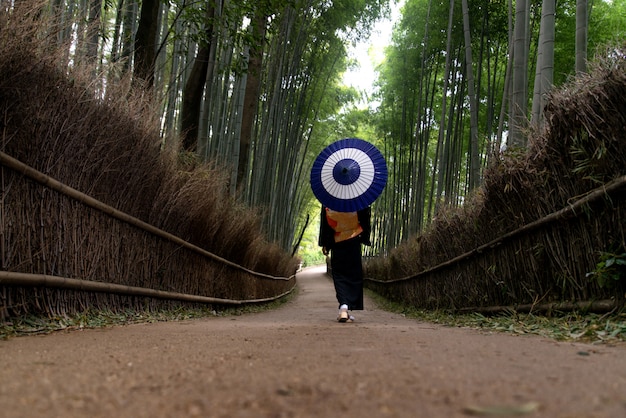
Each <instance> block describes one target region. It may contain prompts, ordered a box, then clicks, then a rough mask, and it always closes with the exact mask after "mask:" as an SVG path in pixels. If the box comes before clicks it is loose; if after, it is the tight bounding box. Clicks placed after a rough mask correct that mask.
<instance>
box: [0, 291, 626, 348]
mask: <svg viewBox="0 0 626 418" xmlns="http://www.w3.org/2000/svg"><path fill="white" fill-rule="evenodd" d="M366 292H367V293H368V296H369V297H370V298H372V299H373V300H374V301H375V303H376V305H378V306H379V307H380V308H381V309H384V310H386V311H389V312H394V313H397V314H401V315H404V316H405V317H407V318H413V319H417V320H420V321H426V322H431V323H435V324H441V325H445V326H450V327H466V328H474V329H481V330H483V331H492V332H503V333H509V334H517V335H523V334H532V335H539V336H542V337H546V338H550V339H554V340H557V341H575V342H583V343H593V344H616V343H623V342H626V313H612V314H605V315H598V314H590V313H580V312H574V313H567V314H565V313H564V314H561V315H553V316H549V317H548V316H540V315H532V314H518V313H510V314H507V315H493V316H485V315H481V314H476V313H474V314H464V315H459V314H454V313H451V312H446V311H424V310H420V309H415V308H413V307H408V306H403V305H401V304H398V303H395V302H392V301H389V300H387V299H384V298H382V297H381V296H380V295H377V294H375V293H373V292H371V291H366ZM296 293H297V292H291V293H290V294H289V295H287V296H285V297H283V298H281V299H279V300H276V301H273V302H269V303H264V304H254V305H243V306H225V307H220V308H219V310H217V309H214V308H177V309H171V310H165V311H154V312H153V311H135V310H126V311H122V312H112V311H87V312H84V313H81V314H79V315H74V316H71V317H50V318H45V317H36V316H32V315H31V316H25V317H20V318H13V319H11V321H9V322H3V323H0V339H8V338H11V337H17V336H25V335H34V334H49V333H52V332H56V331H71V330H81V329H90V328H103V327H111V326H121V325H129V324H140V323H154V322H165V321H184V320H188V319H197V318H210V317H224V316H239V315H245V314H249V313H256V312H263V311H267V310H271V309H276V308H278V307H280V306H282V305H284V304H285V303H288V302H289V301H290V300H292V298H293V297H294V295H295V294H296Z"/></svg>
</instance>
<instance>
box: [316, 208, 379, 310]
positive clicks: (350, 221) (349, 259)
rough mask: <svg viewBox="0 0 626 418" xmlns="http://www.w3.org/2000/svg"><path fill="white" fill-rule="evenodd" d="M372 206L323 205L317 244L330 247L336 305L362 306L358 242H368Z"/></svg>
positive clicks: (361, 267)
mask: <svg viewBox="0 0 626 418" xmlns="http://www.w3.org/2000/svg"><path fill="white" fill-rule="evenodd" d="M370 218H371V209H370V208H369V207H367V208H365V209H362V210H360V211H358V212H337V211H333V210H331V209H329V208H327V207H322V213H321V219H320V235H319V245H320V246H321V247H325V248H326V249H328V250H329V251H330V265H331V269H332V276H333V283H334V285H335V293H336V296H337V302H339V306H341V305H342V304H346V305H348V309H349V310H363V265H362V263H361V245H362V244H363V245H371V242H370V232H371V224H370Z"/></svg>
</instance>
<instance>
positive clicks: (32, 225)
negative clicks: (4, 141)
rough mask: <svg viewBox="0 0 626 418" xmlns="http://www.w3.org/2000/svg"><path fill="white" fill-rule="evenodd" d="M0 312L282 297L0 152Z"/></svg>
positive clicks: (246, 272) (282, 286) (277, 289)
mask: <svg viewBox="0 0 626 418" xmlns="http://www.w3.org/2000/svg"><path fill="white" fill-rule="evenodd" d="M0 164H1V167H2V170H1V178H0V182H1V191H2V200H1V201H0V228H1V230H0V253H1V256H2V269H1V270H2V271H0V319H5V318H9V317H12V316H19V315H24V314H39V315H41V314H45V315H50V316H63V315H67V314H70V313H75V312H80V311H84V310H86V309H90V308H94V309H112V310H116V309H125V308H148V309H150V308H165V307H170V306H177V305H179V304H180V303H192V304H209V305H213V306H218V305H239V304H247V303H257V302H267V301H270V300H275V299H278V298H281V297H283V296H285V295H286V294H288V293H289V292H291V291H292V290H293V289H294V288H295V285H296V281H295V275H292V276H290V277H275V276H271V275H268V274H262V273H258V272H255V271H252V270H250V269H247V268H245V267H242V266H241V265H238V264H236V263H233V262H230V261H228V260H226V259H224V258H221V257H219V256H217V255H215V254H213V253H210V252H208V251H205V250H203V249H202V248H199V247H197V246H195V245H193V244H191V243H189V242H187V241H185V240H184V239H182V238H179V237H177V236H175V235H173V234H170V233H168V232H165V231H163V230H160V229H158V228H156V227H154V226H151V225H149V224H147V223H145V222H143V221H141V220H139V219H137V218H135V217H132V216H130V215H128V214H126V213H123V212H121V211H118V210H116V209H114V208H112V207H110V206H108V205H106V204H104V203H102V202H100V201H99V200H97V199H94V198H92V197H90V196H87V195H85V194H83V193H81V192H79V191H77V190H75V189H73V188H71V187H69V186H67V185H65V184H62V183H60V182H58V181H56V180H54V179H53V178H51V177H49V176H47V175H45V174H43V173H41V172H39V171H37V170H35V169H33V168H31V167H29V166H27V165H25V164H23V163H21V162H20V161H18V160H16V159H14V158H12V157H11V156H9V155H7V154H5V153H3V152H0Z"/></svg>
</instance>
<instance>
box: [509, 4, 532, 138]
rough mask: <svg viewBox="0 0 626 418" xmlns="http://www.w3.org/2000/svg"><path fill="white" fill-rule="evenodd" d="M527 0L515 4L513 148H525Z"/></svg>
mask: <svg viewBox="0 0 626 418" xmlns="http://www.w3.org/2000/svg"><path fill="white" fill-rule="evenodd" d="M526 22H527V16H526V0H517V1H516V2H515V30H514V39H513V97H512V103H511V117H510V121H511V126H510V127H509V141H508V145H509V146H510V147H513V148H519V147H525V146H526V142H527V141H526V137H525V135H524V128H525V127H526V124H527V116H526V114H527V109H526V106H527V100H528V85H527V83H526V79H527V72H528V58H527V57H528V33H527V31H526V25H527V23H526Z"/></svg>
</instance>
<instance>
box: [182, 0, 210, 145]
mask: <svg viewBox="0 0 626 418" xmlns="http://www.w3.org/2000/svg"><path fill="white" fill-rule="evenodd" d="M208 4H209V6H208V9H207V12H206V17H207V25H206V29H205V36H206V38H205V41H204V42H201V43H200V44H199V46H198V53H197V55H196V58H195V60H194V63H193V68H192V69H191V73H190V74H189V78H188V79H187V82H186V83H185V88H184V90H183V103H182V109H181V115H180V119H181V126H180V134H181V137H182V147H183V149H185V150H187V151H190V152H196V150H197V145H198V126H199V124H200V113H201V109H202V94H203V92H204V84H205V81H206V78H207V77H206V76H207V71H208V68H209V56H210V54H211V48H212V47H214V45H213V43H214V42H213V19H214V17H215V6H214V4H215V3H214V2H209V3H208Z"/></svg>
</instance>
